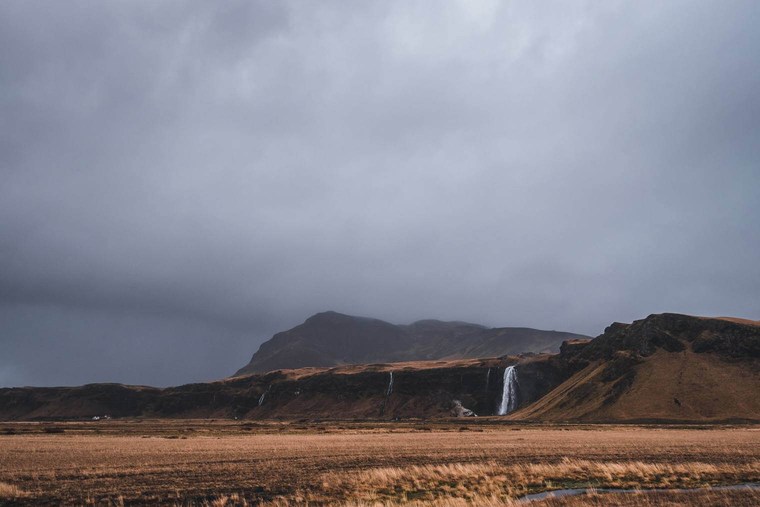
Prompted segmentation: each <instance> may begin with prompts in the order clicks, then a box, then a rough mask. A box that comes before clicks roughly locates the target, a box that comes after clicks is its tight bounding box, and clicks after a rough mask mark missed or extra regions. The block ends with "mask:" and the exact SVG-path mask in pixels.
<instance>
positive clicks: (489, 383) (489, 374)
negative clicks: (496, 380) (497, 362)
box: [486, 368, 491, 392]
mask: <svg viewBox="0 0 760 507" xmlns="http://www.w3.org/2000/svg"><path fill="white" fill-rule="evenodd" d="M489 385H491V368H488V371H487V372H486V392H488V386H489Z"/></svg>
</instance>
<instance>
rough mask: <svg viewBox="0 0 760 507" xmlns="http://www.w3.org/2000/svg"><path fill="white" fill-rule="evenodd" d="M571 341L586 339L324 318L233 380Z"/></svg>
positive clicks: (546, 348) (547, 347)
mask: <svg viewBox="0 0 760 507" xmlns="http://www.w3.org/2000/svg"><path fill="white" fill-rule="evenodd" d="M577 338H588V337H584V336H582V335H576V334H573V333H565V332H558V331H541V330H538V329H530V328H515V327H510V328H494V329H489V328H486V327H484V326H479V325H477V324H469V323H466V322H442V321H438V320H421V321H418V322H415V323H413V324H410V325H408V326H397V325H394V324H389V323H388V322H384V321H381V320H377V319H368V318H363V317H353V316H350V315H342V314H340V313H335V312H325V313H319V314H317V315H314V316H312V317H310V318H309V319H307V320H306V321H305V322H304V323H303V324H300V325H298V326H296V327H294V328H293V329H290V330H288V331H283V332H281V333H277V334H276V335H274V336H273V337H272V338H271V339H270V340H269V341H267V342H265V343H263V344H262V345H261V347H260V348H259V350H258V351H257V352H256V353H255V354H254V355H253V357H252V358H251V361H250V362H249V363H248V364H247V365H246V366H244V367H243V368H241V369H240V370H238V372H237V373H236V374H235V375H247V374H251V373H264V372H267V371H273V370H277V369H292V368H302V367H309V366H317V367H322V366H327V367H329V366H339V365H344V364H363V363H364V364H366V363H376V362H398V361H423V360H434V359H454V358H458V359H462V358H478V357H498V356H504V355H509V354H520V353H526V352H536V353H537V352H557V351H558V350H559V347H560V345H561V343H562V342H563V341H564V340H570V339H577Z"/></svg>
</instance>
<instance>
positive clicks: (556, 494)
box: [518, 482, 760, 503]
mask: <svg viewBox="0 0 760 507" xmlns="http://www.w3.org/2000/svg"><path fill="white" fill-rule="evenodd" d="M741 489H758V490H760V482H746V483H744V484H734V485H731V486H712V487H709V488H675V489H666V488H652V489H623V488H575V489H555V490H553V491H544V492H542V493H533V494H530V495H525V496H521V497H520V498H518V501H520V502H526V503H527V502H535V501H538V500H544V499H547V498H561V497H563V496H579V495H587V494H589V493H689V492H692V491H730V490H741Z"/></svg>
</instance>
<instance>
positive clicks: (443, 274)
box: [0, 1, 760, 385]
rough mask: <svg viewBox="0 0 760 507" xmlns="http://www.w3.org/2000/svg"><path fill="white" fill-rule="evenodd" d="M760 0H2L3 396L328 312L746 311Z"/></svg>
mask: <svg viewBox="0 0 760 507" xmlns="http://www.w3.org/2000/svg"><path fill="white" fill-rule="evenodd" d="M759 21H760V6H759V5H758V4H757V3H756V2H720V3H717V2H716V3H709V2H705V3H699V4H695V3H692V2H668V3H665V4H663V3H659V2H658V3H655V2H651V3H642V2H637V3H635V4H626V3H617V2H604V3H602V4H599V5H594V4H587V3H583V2H578V3H568V2H558V3H556V4H554V3H547V4H541V5H538V4H536V3H535V2H524V3H522V4H518V3H516V2H509V3H499V2H489V1H483V2H452V3H446V4H440V3H437V2H436V3H432V2H382V3H367V4H361V5H360V4H358V3H350V4H346V3H345V2H334V3H331V2H323V3H320V4H319V5H316V4H309V3H306V2H303V3H299V2H264V1H262V2H223V3H208V2H181V3H180V2H161V3H155V2H133V3H99V2H78V3H77V2H66V3H60V2H33V3H30V2H3V3H2V4H0V132H1V133H2V135H0V171H1V173H0V174H1V175H2V185H0V260H1V261H2V262H1V264H0V331H1V332H2V337H0V340H2V348H3V354H2V355H0V384H4V385H16V384H51V383H82V382H88V381H109V380H110V381H123V382H135V383H157V384H169V383H178V382H186V381H194V380H204V379H211V378H217V377H221V376H224V375H226V374H229V373H230V372H232V371H234V370H235V369H236V368H237V367H239V366H241V365H242V364H244V363H245V362H246V361H247V359H248V356H249V355H250V354H251V353H252V352H253V351H254V350H255V348H256V347H257V346H258V344H259V343H260V342H261V341H262V340H264V339H266V338H268V336H269V335H271V334H272V333H273V332H275V331H277V330H280V329H282V328H285V327H289V326H292V325H295V324H297V323H299V322H300V321H302V320H303V319H304V318H305V317H307V316H308V315H310V314H312V313H314V312H317V311H321V310H326V309H334V310H338V311H343V312H346V313H355V314H364V315H371V316H377V317H380V318H385V319H388V320H391V321H394V322H408V321H410V320H414V319H417V318H427V317H438V318H444V319H461V320H474V321H478V322H482V323H485V324H490V325H526V326H534V327H541V328H550V329H563V330H570V331H577V332H585V333H588V334H597V333H599V332H601V330H602V329H603V327H604V326H605V325H606V324H608V323H609V322H611V321H613V320H632V319H635V318H640V317H643V316H645V315H647V314H648V313H652V312H662V311H678V312H685V313H695V314H708V315H716V314H731V315H739V316H744V317H749V318H760V264H758V263H757V252H758V251H760V234H759V233H758V220H759V219H760V195H758V194H759V193H760V192H759V189H760V143H758V142H757V140H758V139H760V93H758V90H760V66H759V65H757V55H758V54H760V32H758V31H757V30H756V26H757V24H758V22H759Z"/></svg>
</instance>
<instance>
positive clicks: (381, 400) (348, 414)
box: [0, 355, 565, 419]
mask: <svg viewBox="0 0 760 507" xmlns="http://www.w3.org/2000/svg"><path fill="white" fill-rule="evenodd" d="M521 360H523V361H525V364H524V365H521V366H520V368H524V370H525V372H526V377H525V380H524V382H521V383H520V384H519V393H518V397H519V399H520V400H521V401H522V403H530V402H532V401H535V400H536V399H538V398H539V397H540V396H542V395H543V394H545V393H546V392H547V391H548V390H549V389H551V387H553V385H556V383H557V382H558V379H561V378H562V377H563V375H565V374H564V373H563V372H562V371H561V368H562V365H561V362H560V361H558V360H557V358H556V356H549V355H540V356H530V357H527V358H526V357H522V358H520V357H505V358H501V359H497V358H494V359H482V360H480V359H478V360H453V361H435V362H433V361H421V362H412V363H388V364H373V365H359V366H347V367H340V368H330V369H325V368H305V369H300V370H282V371H276V372H271V373H268V374H263V375H250V376H246V377H237V378H233V379H228V380H225V381H221V382H213V383H208V384H190V385H185V386H179V387H173V388H167V389H155V388H145V387H136V386H123V385H115V384H93V385H88V386H82V387H72V388H15V389H0V419H67V418H68V419H71V418H73V419H77V418H90V417H93V416H96V415H99V416H102V415H105V414H108V415H110V416H112V417H241V418H250V419H270V418H275V419H277V418H286V419H290V418H304V417H306V418H327V419H367V418H368V419H394V418H399V417H401V418H407V417H416V418H419V417H421V418H426V417H449V416H451V415H453V413H454V412H455V411H456V407H457V402H459V404H460V405H461V406H462V407H464V408H466V409H469V410H472V411H473V412H474V413H475V414H478V415H480V416H485V415H493V414H495V413H496V409H497V407H498V405H499V402H500V401H501V395H502V389H503V376H504V370H505V368H506V366H508V365H509V364H515V363H517V362H519V361H521ZM391 375H392V376H393V384H392V386H391V382H390V380H391Z"/></svg>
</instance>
